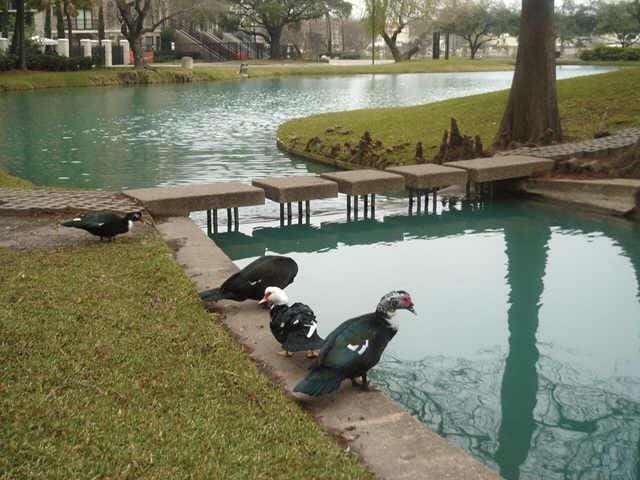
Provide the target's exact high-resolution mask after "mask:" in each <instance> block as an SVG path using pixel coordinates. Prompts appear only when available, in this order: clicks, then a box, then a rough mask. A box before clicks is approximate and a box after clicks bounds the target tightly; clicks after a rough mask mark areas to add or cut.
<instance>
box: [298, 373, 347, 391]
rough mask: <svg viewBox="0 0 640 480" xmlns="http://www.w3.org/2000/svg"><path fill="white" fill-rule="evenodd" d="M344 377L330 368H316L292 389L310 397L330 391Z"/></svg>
mask: <svg viewBox="0 0 640 480" xmlns="http://www.w3.org/2000/svg"><path fill="white" fill-rule="evenodd" d="M342 380H344V377H343V376H342V375H341V374H340V373H338V372H336V371H335V370H332V369H330V368H323V367H320V368H316V369H314V370H312V371H311V372H310V373H309V374H308V375H307V376H306V377H305V378H304V379H302V380H301V381H300V382H299V383H298V384H297V385H296V386H295V387H294V389H293V391H294V392H300V393H306V394H307V395H310V396H312V397H317V396H319V395H324V394H325V393H331V392H333V391H335V390H337V389H338V387H339V386H340V383H342Z"/></svg>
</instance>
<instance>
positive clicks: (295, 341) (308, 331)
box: [259, 287, 324, 358]
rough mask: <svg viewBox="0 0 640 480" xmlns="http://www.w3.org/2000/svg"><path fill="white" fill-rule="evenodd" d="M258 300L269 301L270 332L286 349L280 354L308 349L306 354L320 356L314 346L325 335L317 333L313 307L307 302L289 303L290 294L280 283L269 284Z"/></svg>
mask: <svg viewBox="0 0 640 480" xmlns="http://www.w3.org/2000/svg"><path fill="white" fill-rule="evenodd" d="M259 303H266V304H268V305H270V311H269V315H270V316H271V322H269V327H270V328H271V333H273V336H274V337H276V340H277V341H278V342H279V343H280V344H281V345H282V348H283V349H284V350H283V351H282V352H280V355H284V356H287V357H290V356H291V355H292V354H293V353H294V352H301V351H303V350H306V351H307V358H315V357H317V356H318V354H317V352H315V350H318V349H319V348H320V347H321V346H322V342H324V339H323V338H322V337H320V336H319V335H318V322H317V321H316V316H315V314H314V313H313V310H311V308H309V306H308V305H305V304H304V303H298V302H296V303H294V304H293V305H291V306H289V297H288V296H287V294H286V293H285V292H284V290H282V289H281V288H278V287H267V288H266V289H265V291H264V297H262V300H260V302H259Z"/></svg>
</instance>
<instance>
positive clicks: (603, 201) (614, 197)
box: [523, 178, 640, 215]
mask: <svg viewBox="0 0 640 480" xmlns="http://www.w3.org/2000/svg"><path fill="white" fill-rule="evenodd" d="M523 189H524V190H525V191H526V192H527V193H533V194H536V195H541V196H543V197H546V198H551V199H553V200H559V201H563V202H569V203H576V204H581V205H587V206H589V207H593V208H596V209H598V210H603V211H605V212H608V213H613V214H616V215H627V214H629V213H631V212H633V211H634V210H637V209H640V180H637V179H625V178H613V179H601V180H595V179H594V180H574V179H547V178H545V179H529V180H528V181H527V182H525V183H524V185H523Z"/></svg>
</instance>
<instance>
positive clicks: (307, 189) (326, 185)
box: [251, 175, 338, 203]
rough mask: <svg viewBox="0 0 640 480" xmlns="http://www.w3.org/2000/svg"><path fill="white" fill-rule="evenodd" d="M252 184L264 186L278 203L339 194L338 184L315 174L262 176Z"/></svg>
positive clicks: (316, 198)
mask: <svg viewBox="0 0 640 480" xmlns="http://www.w3.org/2000/svg"><path fill="white" fill-rule="evenodd" d="M251 184H252V185H254V186H256V187H259V188H262V189H263V190H264V192H265V195H266V196H267V198H268V199H269V200H273V201H274V202H278V203H289V202H302V201H306V200H318V199H320V198H331V197H337V196H338V185H336V183H335V182H330V181H328V180H324V179H322V178H320V177H317V176H313V175H303V176H290V177H274V178H261V179H259V180H253V181H252V182H251Z"/></svg>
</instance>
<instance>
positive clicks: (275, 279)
mask: <svg viewBox="0 0 640 480" xmlns="http://www.w3.org/2000/svg"><path fill="white" fill-rule="evenodd" d="M297 274H298V264H297V263H296V262H295V260H294V259H293V258H289V257H282V256H279V255H265V256H264V257H260V258H258V259H256V260H254V261H253V262H251V263H250V264H249V265H247V266H246V267H244V268H243V269H242V270H240V271H239V272H237V273H234V274H233V275H231V276H230V277H229V278H227V279H226V280H225V281H224V283H223V284H222V285H221V286H220V287H219V288H214V289H211V290H206V291H204V292H200V298H201V299H202V300H204V301H207V302H212V301H213V302H217V301H218V300H222V299H223V298H226V299H228V300H235V301H237V302H242V301H244V300H247V299H252V300H260V299H261V298H262V297H263V296H264V289H265V288H267V287H269V286H276V287H280V288H284V287H286V286H287V285H289V284H290V283H291V282H293V279H294V278H295V277H296V275H297Z"/></svg>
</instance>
